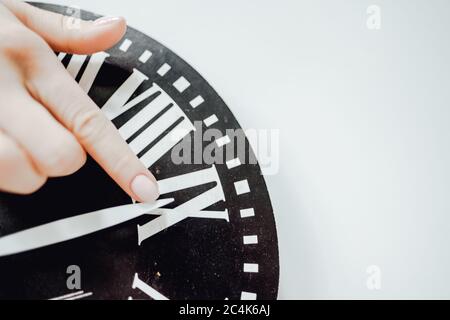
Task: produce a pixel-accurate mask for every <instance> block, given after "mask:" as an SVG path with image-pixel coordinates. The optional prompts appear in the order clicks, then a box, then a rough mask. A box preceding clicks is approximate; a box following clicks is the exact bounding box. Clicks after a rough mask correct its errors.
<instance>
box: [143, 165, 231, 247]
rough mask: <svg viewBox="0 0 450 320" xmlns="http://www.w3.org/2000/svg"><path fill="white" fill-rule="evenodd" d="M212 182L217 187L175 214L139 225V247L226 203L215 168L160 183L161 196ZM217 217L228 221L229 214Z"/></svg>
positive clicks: (183, 205)
mask: <svg viewBox="0 0 450 320" xmlns="http://www.w3.org/2000/svg"><path fill="white" fill-rule="evenodd" d="M210 182H216V185H215V186H214V187H213V188H211V189H209V190H208V191H205V192H203V193H202V194H200V195H198V196H196V197H194V198H192V199H190V200H189V201H186V202H185V203H183V204H181V205H179V206H178V207H176V208H175V212H173V213H171V214H165V215H161V216H159V217H158V218H155V219H153V220H152V221H150V222H148V223H146V224H144V225H142V226H140V225H138V243H139V245H140V244H141V243H142V242H143V241H144V240H146V239H148V238H150V237H151V236H153V235H155V234H157V233H158V232H161V231H162V230H164V229H166V228H169V227H170V226H172V225H174V224H176V223H178V222H180V221H182V220H184V219H186V218H188V217H190V216H193V217H194V216H195V215H197V214H198V211H200V210H202V209H205V208H207V207H209V206H211V205H213V204H215V203H217V202H219V201H225V195H224V194H223V189H222V185H221V183H220V179H219V175H218V173H217V169H216V167H215V166H211V167H210V168H207V169H203V170H199V171H195V172H190V173H186V174H183V175H179V176H176V177H172V178H167V179H164V180H160V181H158V184H159V191H160V193H161V194H167V193H170V192H174V191H179V190H183V189H188V188H192V187H196V186H200V185H203V184H207V183H210ZM216 217H217V218H218V219H225V220H227V221H228V214H227V212H226V211H224V212H220V214H217V215H216Z"/></svg>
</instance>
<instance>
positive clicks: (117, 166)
mask: <svg viewBox="0 0 450 320" xmlns="http://www.w3.org/2000/svg"><path fill="white" fill-rule="evenodd" d="M134 160H135V157H134V155H133V154H132V153H131V152H127V153H125V154H122V155H121V156H120V157H118V159H117V160H116V161H115V162H114V165H113V167H112V168H111V175H112V176H120V175H121V173H123V172H126V171H127V169H129V168H130V163H133V161H134Z"/></svg>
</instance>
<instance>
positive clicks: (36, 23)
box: [0, 0, 127, 54]
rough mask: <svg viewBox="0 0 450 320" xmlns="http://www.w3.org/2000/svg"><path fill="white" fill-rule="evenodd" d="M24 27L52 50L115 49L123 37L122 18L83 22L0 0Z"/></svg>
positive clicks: (124, 24) (87, 52)
mask: <svg viewBox="0 0 450 320" xmlns="http://www.w3.org/2000/svg"><path fill="white" fill-rule="evenodd" d="M0 2H1V3H3V4H4V5H5V6H6V7H7V8H8V9H9V10H10V11H11V12H12V13H13V14H14V15H15V16H16V17H17V18H18V19H19V20H20V21H21V22H22V23H23V24H24V25H25V26H27V27H28V28H29V29H31V30H33V31H34V32H36V33H37V34H39V35H40V36H41V37H42V38H43V39H44V40H45V41H46V42H47V43H48V44H49V45H50V47H52V49H53V50H55V51H63V52H67V53H75V54H90V53H94V52H98V51H103V50H106V49H109V48H110V47H112V46H114V45H115V44H116V43H117V42H118V41H119V40H120V39H121V38H122V37H123V35H124V34H125V31H126V28H127V27H126V22H125V19H124V18H122V17H103V18H100V19H97V20H95V21H84V20H81V19H77V18H74V17H69V16H64V15H61V14H58V13H53V12H49V11H46V10H42V9H39V8H36V7H34V6H32V5H29V4H27V3H25V2H22V1H17V0H0Z"/></svg>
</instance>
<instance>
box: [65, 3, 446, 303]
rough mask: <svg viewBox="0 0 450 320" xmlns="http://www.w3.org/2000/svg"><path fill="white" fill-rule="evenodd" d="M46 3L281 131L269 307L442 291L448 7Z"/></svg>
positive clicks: (246, 119) (247, 121) (257, 123)
mask: <svg viewBox="0 0 450 320" xmlns="http://www.w3.org/2000/svg"><path fill="white" fill-rule="evenodd" d="M57 2H59V3H63V4H71V5H73V4H75V5H79V6H81V7H83V8H85V9H89V10H91V11H94V12H98V13H102V14H119V15H123V16H125V17H126V18H127V19H128V22H129V24H130V25H132V26H134V27H136V28H138V29H140V30H141V31H144V32H145V33H147V34H149V35H150V36H152V37H153V38H155V39H157V40H159V41H161V42H162V43H163V44H165V45H167V46H168V47H169V48H171V49H173V50H174V51H175V52H176V53H178V54H179V55H180V56H181V57H183V58H184V59H185V60H186V61H188V62H189V63H190V64H191V65H192V66H194V68H195V69H197V71H199V72H200V73H201V74H203V76H204V77H205V78H206V79H207V80H209V82H210V83H211V84H212V85H213V87H214V88H215V89H216V90H217V91H218V92H219V94H220V95H221V96H222V97H223V98H224V100H225V101H226V102H227V104H228V105H229V106H230V108H231V109H232V110H233V111H234V113H235V115H236V116H237V118H238V120H239V121H240V122H241V124H242V126H243V127H245V128H267V129H270V128H274V129H281V138H282V141H281V150H280V151H281V153H280V156H281V158H280V172H279V174H277V175H274V176H270V177H267V182H268V184H269V189H270V191H271V195H272V201H273V204H274V207H275V210H276V219H277V223H278V232H279V240H280V253H281V284H280V293H279V297H280V298H440V297H445V298H450V286H449V284H450V250H449V247H450V236H449V231H450V217H449V209H450V197H449V191H450V170H449V168H448V167H449V165H450V150H449V138H450V126H449V121H450V105H449V104H450V90H449V80H450V62H449V58H450V46H449V34H448V33H449V31H450V19H449V9H450V3H449V2H448V1H445V0H442V1H438V0H430V1H406V0H397V1H388V0H377V1H375V0H369V1H367V0H351V1H350V0H341V1H336V0H329V1H323V0H321V1H318V0H311V1H300V0H297V1H295V0H292V1H287V0H284V1H263V0H246V1H239V0H227V1H217V0H216V1H211V0H178V1H174V0H160V1H154V0H145V1H144V0H141V1H138V0H127V1H107V0H95V1H92V0H91V1H89V0H58V1H57ZM371 4H376V5H378V6H379V7H380V8H381V29H380V30H377V31H374V30H369V29H368V28H367V27H366V19H367V14H366V9H367V7H368V6H369V5H371ZM370 265H377V266H379V267H380V268H381V272H382V273H381V275H382V278H381V281H382V282H381V289H380V290H375V291H372V290H369V289H368V288H367V287H366V279H367V277H368V274H367V273H366V268H367V267H368V266H370Z"/></svg>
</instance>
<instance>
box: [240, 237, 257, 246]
mask: <svg viewBox="0 0 450 320" xmlns="http://www.w3.org/2000/svg"><path fill="white" fill-rule="evenodd" d="M243 242H244V244H257V243H258V236H256V235H254V236H244V237H243Z"/></svg>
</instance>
